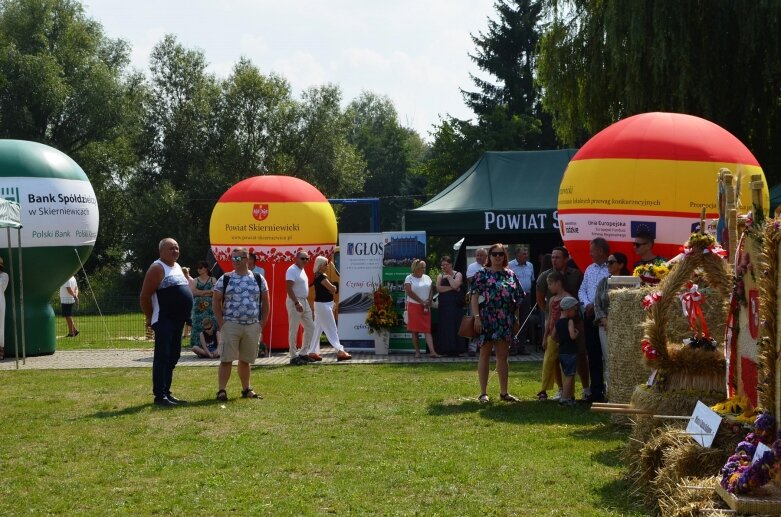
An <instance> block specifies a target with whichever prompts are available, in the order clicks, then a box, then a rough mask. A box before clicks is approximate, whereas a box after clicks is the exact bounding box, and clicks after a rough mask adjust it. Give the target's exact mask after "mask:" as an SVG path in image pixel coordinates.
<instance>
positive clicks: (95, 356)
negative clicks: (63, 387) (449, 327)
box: [0, 348, 542, 371]
mask: <svg viewBox="0 0 781 517" xmlns="http://www.w3.org/2000/svg"><path fill="white" fill-rule="evenodd" d="M352 355H353V358H352V359H351V360H349V361H342V362H337V361H336V352H335V351H334V350H333V349H331V348H326V349H324V350H323V351H322V357H323V361H322V362H321V363H318V364H322V365H335V364H339V365H350V364H400V363H404V364H423V363H427V364H432V363H475V362H477V359H476V358H474V357H466V356H465V357H447V358H442V359H429V358H428V357H427V356H426V355H425V354H424V356H423V358H422V359H415V357H414V356H413V355H412V354H391V355H386V356H375V355H374V354H373V353H363V354H361V353H354V354H352ZM510 361H512V362H517V361H542V353H541V352H535V353H532V354H530V355H517V356H510ZM288 363H289V360H288V357H287V353H276V354H274V355H272V356H271V357H264V358H262V359H258V360H257V361H256V362H255V366H280V365H286V364H288ZM217 364H218V361H217V360H214V359H199V358H197V357H195V355H193V354H192V353H191V352H189V351H184V350H183V351H182V358H181V359H180V360H179V366H199V367H201V366H217ZM151 367H152V349H149V348H146V349H111V350H67V351H57V352H55V353H54V354H52V355H44V356H39V357H28V358H27V361H26V364H22V360H21V358H20V359H19V369H20V370H73V369H82V368H151ZM15 369H16V361H15V360H14V358H13V357H12V356H11V357H9V356H6V358H5V360H3V361H0V371H2V370H15Z"/></svg>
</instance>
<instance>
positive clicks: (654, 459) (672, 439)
mask: <svg viewBox="0 0 781 517" xmlns="http://www.w3.org/2000/svg"><path fill="white" fill-rule="evenodd" d="M684 427H685V423H680V422H677V423H673V424H669V425H664V426H663V427H661V428H660V427H656V429H655V430H654V432H653V433H652V436H651V437H650V438H648V439H647V441H646V443H645V444H644V445H643V446H642V447H641V448H640V449H639V451H638V453H637V456H636V457H635V459H634V461H631V462H630V463H629V464H630V465H631V467H630V470H629V476H630V479H631V481H632V484H633V486H634V489H635V492H636V494H637V495H638V496H639V497H640V498H641V499H642V500H643V501H644V502H645V504H646V505H648V506H656V505H658V506H659V508H660V510H662V511H663V512H664V511H665V507H666V508H667V511H668V513H669V511H670V509H671V508H676V505H675V504H673V502H671V500H670V497H671V496H672V494H676V493H677V489H678V488H679V486H680V485H682V484H686V483H684V481H683V480H684V479H685V478H687V477H704V476H716V475H718V473H719V470H720V469H721V467H722V465H723V464H724V461H725V460H726V458H727V457H728V456H729V455H730V454H731V453H732V451H734V449H735V446H736V445H737V443H738V441H739V440H740V436H739V435H736V434H735V433H733V432H731V431H730V430H728V429H726V428H719V432H718V433H717V434H716V437H715V439H714V441H713V444H712V445H711V447H710V448H705V447H701V446H700V445H698V444H697V443H695V442H694V441H693V440H692V439H691V437H690V436H689V435H687V434H686V433H685V432H684ZM708 492H710V493H713V490H710V491H708ZM677 497H682V498H684V499H687V498H691V497H694V496H692V495H691V494H688V495H686V494H684V493H682V492H681V493H680V494H679V495H678V496H677ZM684 502H687V501H684ZM682 505H683V504H681V506H682Z"/></svg>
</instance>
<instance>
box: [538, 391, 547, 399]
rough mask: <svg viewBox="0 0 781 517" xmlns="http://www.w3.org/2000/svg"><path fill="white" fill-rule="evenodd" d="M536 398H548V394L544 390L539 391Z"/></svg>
mask: <svg viewBox="0 0 781 517" xmlns="http://www.w3.org/2000/svg"><path fill="white" fill-rule="evenodd" d="M537 400H548V394H547V393H546V392H544V391H541V392H539V393H538V394H537Z"/></svg>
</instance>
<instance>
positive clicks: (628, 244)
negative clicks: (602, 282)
mask: <svg viewBox="0 0 781 517" xmlns="http://www.w3.org/2000/svg"><path fill="white" fill-rule="evenodd" d="M722 167H725V168H728V169H730V170H731V171H732V172H733V173H734V174H739V175H740V178H741V180H740V181H741V184H740V200H741V204H742V206H743V210H745V211H748V210H749V209H750V207H751V192H750V188H749V182H750V179H751V175H752V174H760V175H761V176H762V182H763V183H764V189H763V208H764V210H765V213H767V210H768V207H769V205H770V200H769V195H768V189H767V183H765V176H764V173H763V172H762V169H761V167H760V166H759V163H758V162H757V159H756V158H754V155H752V154H751V151H749V150H748V149H747V148H746V146H745V145H743V143H742V142H740V140H738V139H737V138H735V137H734V136H733V135H732V134H731V133H729V132H728V131H726V130H725V129H723V128H722V127H720V126H718V125H716V124H714V123H712V122H710V121H707V120H705V119H702V118H699V117H694V116H691V115H683V114H680V113H644V114H642V115H635V116H633V117H629V118H626V119H624V120H621V121H619V122H616V123H615V124H613V125H612V126H609V127H608V128H606V129H604V130H602V131H601V132H599V133H598V134H596V135H595V136H594V137H593V138H592V139H591V140H589V141H588V142H586V144H585V145H584V146H583V147H582V148H581V149H580V150H579V151H578V152H577V153H576V154H575V156H573V157H572V160H571V161H570V163H569V166H568V167H567V170H566V171H565V173H564V177H563V178H562V181H561V187H560V190H559V204H558V210H559V212H558V213H559V228H560V231H561V235H562V238H563V240H564V242H565V244H566V246H567V249H568V250H569V251H570V253H571V255H572V257H573V258H574V259H575V262H577V264H578V266H579V267H581V268H585V267H586V266H587V265H588V264H590V263H591V258H590V256H589V241H590V240H591V239H594V238H596V237H604V238H605V239H607V241H608V242H609V243H610V249H611V251H620V252H622V253H625V254H626V256H627V257H628V259H629V266H630V267H631V265H632V264H633V263H634V262H635V261H637V260H638V259H639V257H638V256H637V254H636V253H635V250H634V247H633V245H632V242H633V238H634V236H635V235H636V233H637V232H638V231H650V232H651V233H652V234H655V236H656V237H655V240H656V243H655V245H654V252H655V253H656V254H657V255H659V256H662V257H665V258H668V259H669V258H672V257H674V256H675V255H677V254H678V252H679V247H680V246H681V244H683V243H684V242H685V241H686V240H687V239H688V237H689V235H690V234H691V233H692V231H694V230H696V229H697V228H699V222H700V215H701V210H702V207H705V209H706V218H708V219H711V220H712V219H716V218H718V216H719V214H718V189H717V175H718V172H719V169H721V168H722ZM710 226H711V227H710V228H709V233H714V232H713V230H714V226H715V225H714V223H712V222H711V223H710Z"/></svg>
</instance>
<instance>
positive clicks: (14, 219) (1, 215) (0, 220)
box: [0, 198, 22, 228]
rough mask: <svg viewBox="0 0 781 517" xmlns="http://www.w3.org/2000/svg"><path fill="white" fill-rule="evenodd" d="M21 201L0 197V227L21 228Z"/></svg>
mask: <svg viewBox="0 0 781 517" xmlns="http://www.w3.org/2000/svg"><path fill="white" fill-rule="evenodd" d="M21 215H22V214H21V211H20V210H19V203H16V202H14V201H9V200H7V199H3V198H0V228H21V227H22V218H21Z"/></svg>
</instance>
